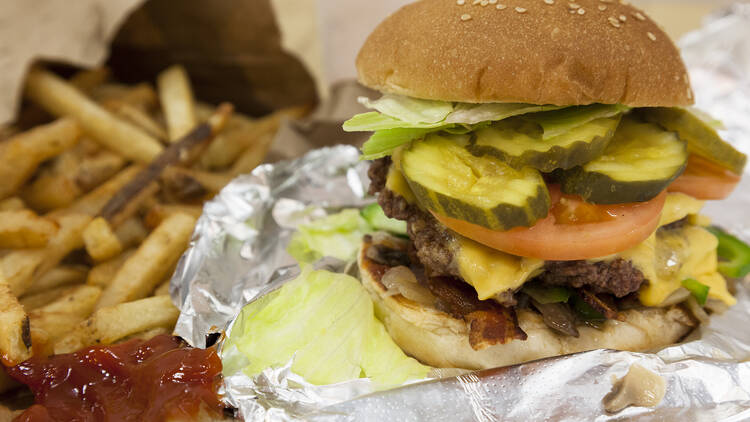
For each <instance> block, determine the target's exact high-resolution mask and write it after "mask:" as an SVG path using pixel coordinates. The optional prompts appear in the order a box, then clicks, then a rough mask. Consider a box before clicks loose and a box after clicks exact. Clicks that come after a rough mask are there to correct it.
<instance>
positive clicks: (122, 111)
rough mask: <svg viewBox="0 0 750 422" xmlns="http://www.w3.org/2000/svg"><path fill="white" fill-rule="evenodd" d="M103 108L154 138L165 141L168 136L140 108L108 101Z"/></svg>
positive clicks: (122, 102) (120, 102) (121, 102)
mask: <svg viewBox="0 0 750 422" xmlns="http://www.w3.org/2000/svg"><path fill="white" fill-rule="evenodd" d="M105 106H106V107H107V108H109V109H111V110H112V111H114V112H115V113H116V114H117V115H118V116H120V117H122V118H123V119H125V120H127V121H129V122H130V123H132V124H134V125H136V126H138V127H139V128H141V129H143V131H144V132H146V133H148V134H149V135H151V136H153V137H154V138H156V139H159V140H165V141H166V140H167V138H168V135H167V132H166V131H165V130H164V128H163V127H162V126H161V125H160V124H159V123H157V122H156V120H154V119H152V118H151V116H149V115H148V113H146V112H145V111H143V110H141V109H140V108H138V107H136V106H134V105H131V104H129V103H126V102H124V101H117V100H112V101H108V102H107V103H105Z"/></svg>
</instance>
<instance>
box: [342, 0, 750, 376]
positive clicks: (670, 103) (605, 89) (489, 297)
mask: <svg viewBox="0 0 750 422" xmlns="http://www.w3.org/2000/svg"><path fill="white" fill-rule="evenodd" d="M356 65H357V71H358V76H359V81H360V82H361V83H362V84H363V85H365V86H367V87H369V88H372V89H374V90H377V91H379V92H380V93H382V96H381V97H380V98H362V99H361V102H362V103H363V104H364V105H365V106H367V107H368V108H370V109H372V111H370V112H367V113H363V114H359V115H356V116H354V117H353V118H352V119H350V120H349V121H347V122H346V123H345V124H344V129H345V130H348V131H371V132H373V134H372V136H371V138H370V139H369V140H368V141H367V142H366V143H365V144H364V145H363V147H362V151H363V158H364V159H367V160H372V163H371V164H370V168H369V177H370V179H371V184H370V193H372V194H373V195H377V201H378V203H379V204H380V205H381V207H382V209H383V211H384V212H385V214H386V215H387V216H388V217H390V218H394V219H398V220H402V221H405V222H406V224H407V234H408V237H399V236H391V235H387V234H383V233H378V234H374V235H367V236H365V237H364V239H363V242H362V248H361V251H360V253H359V257H358V263H359V270H360V275H361V280H362V283H363V284H364V285H365V287H366V288H367V290H368V292H369V293H370V294H371V296H372V297H373V300H374V301H375V304H376V314H377V316H378V318H380V319H381V320H382V321H383V322H384V324H385V326H386V328H387V330H388V332H389V333H390V335H391V336H392V337H393V339H394V340H395V342H396V343H397V344H398V345H399V346H400V347H401V348H402V349H403V350H404V351H406V352H407V353H408V354H410V355H411V356H413V357H415V358H417V359H418V360H420V361H422V362H423V363H426V364H429V365H432V366H435V367H453V368H466V369H481V368H490V367H497V366H503V365H510V364H515V363H520V362H524V361H529V360H534V359H539V358H544V357H549V356H557V355H563V354H568V353H575V352H580V351H585V350H591V349H598V348H612V349H619V350H632V351H645V350H651V349H655V348H660V347H664V346H666V345H669V344H672V343H675V342H678V341H680V340H681V339H683V338H684V337H685V336H686V335H688V334H689V333H690V332H691V331H692V330H693V329H694V328H695V327H697V326H698V325H699V324H700V323H701V322H703V321H705V320H706V319H707V318H708V317H709V316H710V315H711V314H713V313H717V312H721V311H723V310H724V309H726V308H727V307H729V306H732V305H733V304H734V303H735V299H734V297H733V296H732V294H731V285H730V284H731V283H728V281H727V278H726V277H724V276H723V275H722V272H721V271H720V270H723V272H724V273H725V274H732V275H735V276H736V275H737V274H738V272H742V270H741V269H738V268H737V265H739V264H737V263H734V264H737V265H735V268H734V273H732V271H727V268H726V267H727V266H726V264H727V263H726V262H723V261H721V262H720V260H719V257H718V255H717V248H718V249H722V248H719V243H720V240H721V239H722V236H725V235H723V234H721V233H718V232H716V229H715V228H713V227H712V226H710V221H709V220H708V218H707V217H705V216H702V215H701V214H700V210H701V208H702V207H703V205H704V203H705V201H706V200H719V199H723V198H725V197H727V196H728V195H729V194H730V193H731V192H732V190H733V189H734V188H735V186H736V185H737V183H738V182H739V180H740V175H741V174H742V171H743V168H744V165H745V161H746V157H745V156H744V155H743V154H742V153H740V152H738V151H737V150H736V149H735V148H733V147H732V146H731V145H730V144H729V143H727V142H726V141H724V140H723V139H722V138H721V137H720V135H719V132H718V130H717V128H718V125H720V123H718V122H716V121H715V120H713V119H712V118H710V117H708V116H707V115H705V114H703V113H701V112H700V111H698V110H695V109H693V108H691V107H690V106H691V105H692V104H693V101H694V98H693V92H692V90H691V87H690V81H689V78H688V74H687V71H686V69H685V65H684V63H683V62H682V60H681V58H680V54H679V51H678V49H677V47H676V46H675V45H674V44H673V43H672V41H670V39H669V38H668V36H667V35H666V34H665V33H664V32H663V31H662V30H661V29H660V27H659V26H658V25H657V24H656V23H655V22H653V21H652V20H651V19H650V18H648V17H647V16H646V15H645V14H644V13H643V12H642V11H639V10H638V9H636V8H634V7H632V6H630V5H628V4H626V3H625V2H622V1H621V2H616V1H612V0H610V1H605V0H576V2H575V3H573V2H570V1H567V0H514V1H513V2H506V1H503V0H501V1H496V0H481V1H480V0H421V1H418V2H416V3H413V4H410V5H407V6H405V7H403V8H401V9H400V10H398V11H397V12H395V13H394V14H392V15H391V16H390V17H388V18H387V19H386V20H385V21H383V22H382V23H381V24H380V25H379V26H378V27H377V28H376V29H375V30H374V32H373V33H372V34H371V35H370V36H369V38H368V39H367V40H366V42H365V44H364V45H363V47H362V49H361V51H360V52H359V55H358V57H357V62H356ZM743 246H744V245H743ZM743 259H745V260H747V257H745V258H743ZM743 263H744V264H747V263H748V262H744V261H743ZM734 264H733V265H734Z"/></svg>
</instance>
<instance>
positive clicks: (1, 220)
mask: <svg viewBox="0 0 750 422" xmlns="http://www.w3.org/2000/svg"><path fill="white" fill-rule="evenodd" d="M57 228H58V227H57V224H55V222H54V221H52V220H50V219H47V218H43V217H39V216H38V215H36V214H34V212H32V211H30V210H19V211H0V248H12V249H22V248H40V247H42V246H44V245H46V244H47V242H48V241H49V239H50V238H51V237H52V236H54V234H55V233H57Z"/></svg>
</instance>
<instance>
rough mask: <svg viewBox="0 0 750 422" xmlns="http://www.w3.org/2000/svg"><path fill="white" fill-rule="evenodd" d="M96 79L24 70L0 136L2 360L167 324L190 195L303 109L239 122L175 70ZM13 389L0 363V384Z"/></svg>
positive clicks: (195, 210)
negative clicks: (18, 108)
mask: <svg viewBox="0 0 750 422" xmlns="http://www.w3.org/2000/svg"><path fill="white" fill-rule="evenodd" d="M109 77H110V75H109V72H108V71H106V69H95V70H89V71H82V72H79V73H78V74H76V75H74V76H73V77H72V78H71V79H70V80H65V79H63V78H60V77H59V76H57V75H55V74H53V73H52V72H50V71H48V70H45V69H43V68H40V67H35V68H33V69H32V70H30V72H29V75H28V77H27V80H26V87H25V96H26V98H27V99H28V100H29V101H30V103H31V105H32V106H31V110H29V111H28V112H29V113H32V114H30V115H29V116H26V118H19V126H16V125H14V124H9V125H4V126H3V127H2V130H1V131H0V180H3V183H0V358H2V361H3V364H5V365H14V364H17V363H19V362H21V361H23V360H25V359H28V358H29V357H31V356H32V355H33V354H41V355H43V354H51V353H66V352H72V351H75V350H78V349H80V348H82V347H86V346H91V345H96V344H112V343H116V342H119V341H124V340H127V339H130V338H136V337H138V338H150V337H152V336H155V335H157V334H163V333H170V332H171V331H172V329H173V328H174V324H175V322H176V320H177V316H178V314H179V312H178V310H177V308H176V307H175V306H174V305H173V304H172V301H171V299H170V297H169V296H168V293H169V279H170V276H171V273H172V271H173V270H174V267H175V266H176V264H177V261H178V260H179V258H180V256H181V255H182V253H183V252H184V250H185V248H186V247H187V246H188V243H189V241H190V237H191V234H192V232H193V229H194V226H195V223H196V221H197V219H198V217H199V216H200V214H201V211H202V203H203V201H205V200H207V199H209V198H211V197H212V196H213V195H215V194H216V193H217V192H219V191H220V190H221V189H222V188H223V187H224V186H225V185H226V184H227V183H228V182H229V181H230V180H231V179H232V178H233V177H234V176H236V175H237V174H239V173H244V172H249V171H251V170H252V169H253V168H254V167H255V166H257V165H258V164H260V163H261V162H263V160H264V157H265V155H266V153H267V151H268V149H269V147H270V144H271V141H272V139H273V137H274V134H275V132H276V130H277V129H278V127H279V125H280V123H281V121H282V120H283V119H287V118H297V117H301V116H303V115H304V114H305V113H307V111H308V110H309V107H292V108H288V109H283V110H279V111H277V112H275V113H272V114H270V115H269V116H266V117H262V118H259V119H253V118H250V117H247V116H244V115H242V114H239V113H235V112H233V110H232V106H231V105H229V104H222V105H219V106H217V107H214V106H209V105H206V104H203V103H198V102H196V101H195V99H194V98H193V90H192V88H191V86H190V81H189V79H188V76H187V73H186V72H185V70H184V69H183V68H182V67H180V66H173V67H171V68H169V69H167V70H165V71H164V72H162V73H161V74H160V75H158V77H157V78H156V82H157V83H156V89H155V88H154V87H153V86H152V85H150V84H148V83H142V84H138V85H132V86H131V85H122V84H117V83H113V82H110V81H109ZM34 107H36V109H34ZM41 110H44V112H46V113H49V115H51V116H53V117H52V120H51V121H46V122H45V121H44V119H49V117H45V116H48V115H47V114H45V113H43V112H42V111H41ZM21 117H24V116H21ZM29 121H31V122H37V123H36V124H35V126H34V127H31V128H29V127H28V126H30V125H29V124H26V125H25V126H24V125H21V124H20V122H29ZM17 386H18V384H17V383H15V382H13V381H12V380H11V379H10V378H9V377H8V376H7V375H6V374H5V373H4V371H2V370H1V367H0V393H2V392H4V391H7V390H9V389H13V388H16V387H17Z"/></svg>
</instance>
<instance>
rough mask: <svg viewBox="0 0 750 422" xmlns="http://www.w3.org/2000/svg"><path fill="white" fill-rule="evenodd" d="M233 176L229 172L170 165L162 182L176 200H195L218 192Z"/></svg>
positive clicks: (168, 193)
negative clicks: (213, 171) (214, 171)
mask: <svg viewBox="0 0 750 422" xmlns="http://www.w3.org/2000/svg"><path fill="white" fill-rule="evenodd" d="M233 178H234V176H233V175H231V174H227V173H212V172H207V171H201V170H194V169H187V168H183V167H169V168H167V169H165V170H164V174H163V175H162V183H163V186H164V191H165V193H166V194H167V195H169V196H170V197H172V198H174V199H175V200H177V201H195V200H200V199H204V198H206V197H207V196H213V195H214V194H216V193H218V192H219V191H220V190H221V189H222V188H224V186H226V185H227V184H228V183H229V182H231V181H232V179H233Z"/></svg>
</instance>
